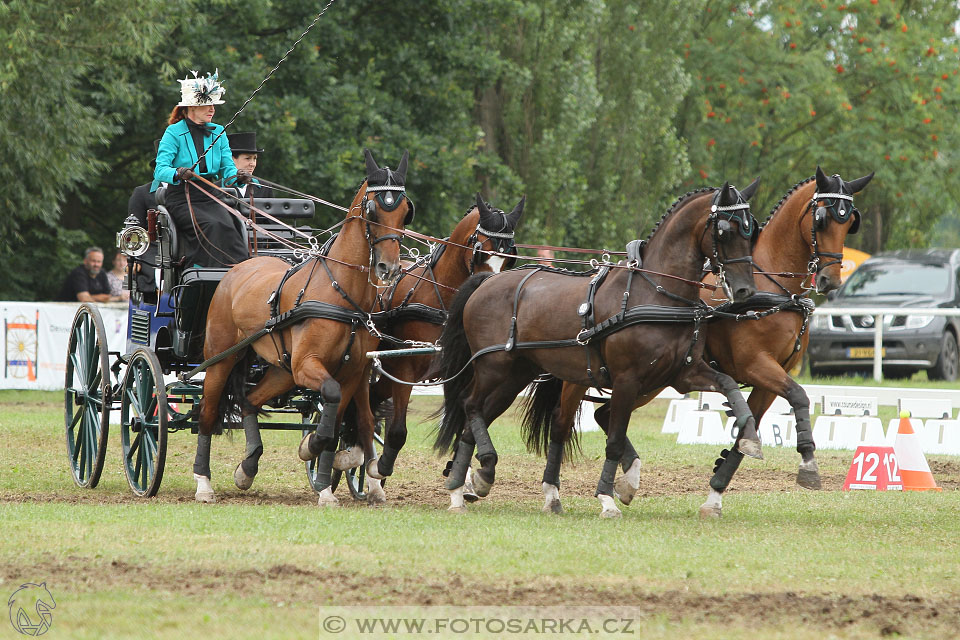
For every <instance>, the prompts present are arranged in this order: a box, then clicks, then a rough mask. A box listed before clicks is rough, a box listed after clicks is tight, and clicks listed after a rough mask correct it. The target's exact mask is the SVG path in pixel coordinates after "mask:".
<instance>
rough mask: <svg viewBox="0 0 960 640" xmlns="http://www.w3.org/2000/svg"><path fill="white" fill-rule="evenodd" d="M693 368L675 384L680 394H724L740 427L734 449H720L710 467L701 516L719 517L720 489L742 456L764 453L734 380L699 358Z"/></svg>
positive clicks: (721, 494) (728, 481) (721, 492)
mask: <svg viewBox="0 0 960 640" xmlns="http://www.w3.org/2000/svg"><path fill="white" fill-rule="evenodd" d="M693 367H694V368H692V370H691V371H690V373H688V374H687V375H686V376H684V379H683V383H682V385H679V387H680V388H678V385H674V386H675V388H677V391H681V392H683V393H686V392H687V391H693V390H696V389H700V390H703V389H707V390H710V391H715V390H719V391H721V392H722V393H723V394H724V395H725V396H726V397H727V402H729V404H730V408H731V409H732V411H733V415H734V417H735V418H736V425H737V426H738V427H739V431H738V432H737V439H736V442H735V443H734V447H733V449H731V450H727V449H724V450H723V451H721V452H720V457H719V458H717V461H716V465H715V466H714V468H713V477H712V478H711V479H710V495H709V496H708V497H707V500H706V502H704V503H703V504H702V505H700V517H701V518H719V517H720V516H721V515H722V512H723V492H724V491H725V490H726V489H727V486H728V485H729V484H730V480H731V479H732V478H733V474H734V473H735V472H736V471H737V468H738V467H739V466H740V462H741V461H742V460H743V456H744V455H745V454H746V455H750V456H751V457H755V458H758V459H760V460H763V453H762V451H761V449H760V436H759V434H758V433H757V425H756V420H755V419H754V417H753V414H752V413H750V407H749V406H748V405H747V403H746V402H745V401H744V399H743V394H742V393H740V389H739V388H738V387H737V383H736V381H734V379H733V378H731V377H730V376H728V375H727V374H725V373H720V372H719V371H717V370H715V369H712V368H710V366H709V365H707V363H705V362H703V361H702V360H701V361H699V362H697V363H696V364H695V365H693Z"/></svg>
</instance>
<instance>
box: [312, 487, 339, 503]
mask: <svg viewBox="0 0 960 640" xmlns="http://www.w3.org/2000/svg"><path fill="white" fill-rule="evenodd" d="M317 506H318V507H339V506H340V501H339V500H337V496H335V495H333V491H331V490H330V487H327V488H326V489H324V490H323V491H321V492H320V497H319V498H318V499H317Z"/></svg>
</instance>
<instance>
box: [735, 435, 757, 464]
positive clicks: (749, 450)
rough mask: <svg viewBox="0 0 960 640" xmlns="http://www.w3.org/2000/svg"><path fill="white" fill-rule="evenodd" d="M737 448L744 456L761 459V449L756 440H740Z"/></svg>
mask: <svg viewBox="0 0 960 640" xmlns="http://www.w3.org/2000/svg"><path fill="white" fill-rule="evenodd" d="M737 448H738V449H739V450H740V453H742V454H743V455H745V456H750V457H751V458H756V459H757V460H763V450H762V449H761V448H760V442H759V441H758V440H741V441H740V444H739V445H737Z"/></svg>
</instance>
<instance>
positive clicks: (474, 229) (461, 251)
mask: <svg viewBox="0 0 960 640" xmlns="http://www.w3.org/2000/svg"><path fill="white" fill-rule="evenodd" d="M525 201H526V198H521V199H520V202H518V203H517V205H516V206H515V207H514V208H513V210H512V211H511V212H510V213H504V212H503V211H502V210H500V209H496V208H493V207H491V206H490V205H489V204H488V203H486V202H485V201H484V200H483V198H481V197H480V194H479V193H478V194H477V197H476V205H474V206H473V207H471V208H470V210H469V211H467V213H466V215H464V217H463V218H462V219H461V220H460V222H458V223H457V226H456V227H455V228H454V229H453V232H452V233H451V234H450V237H449V238H448V239H447V240H448V242H444V243H438V244H437V245H436V247H435V248H434V249H433V250H432V251H431V252H430V254H428V255H426V256H424V257H423V259H422V260H419V261H417V262H416V263H413V264H410V265H407V266H406V267H405V268H404V270H403V271H402V272H401V274H400V277H399V278H397V280H396V281H395V282H394V283H393V285H391V287H390V289H389V290H388V291H387V292H386V294H385V295H384V296H383V299H382V303H381V304H382V306H381V314H380V315H381V317H384V316H385V317H386V322H385V324H384V325H383V326H381V330H382V332H383V333H384V334H386V335H388V336H390V339H385V340H384V341H383V342H382V344H381V347H382V348H393V347H396V346H397V344H396V341H395V340H394V339H396V340H400V341H415V342H436V340H437V339H438V338H439V337H440V332H441V330H442V329H443V323H444V322H445V321H446V317H447V309H448V308H449V307H450V303H451V301H452V300H453V296H454V294H455V293H456V290H457V288H458V287H459V286H460V285H462V284H463V283H464V281H465V280H466V279H467V278H469V277H470V276H471V275H473V274H474V273H499V272H500V270H501V269H502V268H510V267H511V266H512V265H513V263H514V262H515V261H516V259H515V258H505V257H503V256H498V255H493V254H492V253H491V252H495V253H511V252H513V253H516V249H515V248H513V236H514V232H515V230H516V228H517V223H518V222H519V221H520V217H521V216H522V215H523V207H524V203H525ZM378 322H379V320H378ZM433 361H434V358H433V356H429V355H416V356H403V357H398V358H386V359H384V360H383V364H382V375H381V377H380V379H379V380H378V381H377V382H376V383H375V384H373V385H372V386H371V389H370V401H371V402H370V406H371V408H372V409H374V411H375V414H376V415H378V416H379V415H383V416H384V417H385V418H387V422H386V429H385V434H384V444H383V451H382V453H381V455H380V457H379V458H377V470H378V471H379V473H380V475H381V476H383V477H384V478H385V477H387V476H390V475H392V474H393V466H394V463H395V462H396V459H397V455H398V454H399V453H400V449H402V448H403V445H404V444H405V443H406V440H407V408H408V407H409V405H410V392H411V391H412V390H413V387H412V386H411V385H409V384H404V383H403V382H398V380H399V381H408V382H414V381H421V380H425V379H426V378H427V376H428V372H429V370H430V366H431V363H433ZM391 378H394V379H391ZM351 417H352V416H350V417H348V419H347V421H348V422H351V419H350V418H351ZM324 453H325V454H326V455H324V454H321V457H320V461H319V463H320V468H319V470H318V471H319V472H320V473H321V474H323V473H329V468H330V464H331V462H332V457H331V456H330V455H329V454H327V452H324ZM325 458H326V460H325ZM324 482H329V480H328V479H326V478H324ZM321 486H322V484H321ZM385 499H386V496H385V494H384V492H383V488H382V487H381V485H380V481H379V480H376V479H373V480H371V479H370V477H369V476H368V477H367V502H368V503H379V502H383V501H384V500H385ZM320 502H321V504H326V505H331V506H333V505H336V504H337V503H338V500H337V497H336V496H335V495H333V491H332V490H331V488H330V486H329V485H328V486H327V487H326V488H325V489H322V490H321V491H320Z"/></svg>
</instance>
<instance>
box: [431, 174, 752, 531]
mask: <svg viewBox="0 0 960 640" xmlns="http://www.w3.org/2000/svg"><path fill="white" fill-rule="evenodd" d="M755 190H756V183H754V184H752V185H750V186H749V187H747V188H746V189H744V191H743V194H741V193H740V192H739V191H737V190H736V189H735V188H733V187H731V186H730V185H729V184H725V185H724V186H723V187H722V188H721V189H719V190H718V189H704V190H700V191H696V192H692V193H689V194H687V195H685V196H684V197H682V198H681V199H680V200H678V201H677V202H676V203H675V204H674V205H673V206H672V207H671V208H670V210H669V211H668V212H667V213H666V214H665V215H664V217H663V218H662V219H661V221H660V223H659V224H658V225H657V227H656V228H655V229H654V231H653V232H652V233H651V234H650V236H649V238H648V240H647V243H646V246H645V247H644V249H643V252H642V268H641V266H640V265H639V264H638V261H635V262H633V263H632V264H631V265H629V266H627V265H622V266H621V267H620V268H618V267H608V266H603V267H601V268H600V269H599V270H598V271H597V272H596V273H595V274H593V277H592V278H589V279H588V278H586V277H583V276H582V275H580V276H578V275H574V274H571V273H569V272H562V271H560V270H555V269H546V268H542V267H536V268H532V269H515V270H513V271H509V272H506V273H501V274H498V275H493V276H484V275H477V276H473V277H472V278H470V279H469V280H467V282H466V283H465V284H464V285H463V287H462V288H461V290H460V291H459V292H458V293H457V296H456V297H455V298H454V301H453V305H452V307H451V309H450V317H449V320H448V322H447V325H446V326H445V327H444V331H443V334H442V336H441V338H440V345H441V347H442V348H443V352H442V354H441V371H442V374H443V376H444V377H445V378H447V379H448V381H447V382H446V384H445V385H444V406H443V420H442V421H441V424H440V427H439V431H438V434H437V438H436V442H435V445H434V446H435V448H436V449H437V450H438V451H441V452H445V451H447V450H448V449H449V448H450V446H451V444H452V443H453V441H454V439H455V438H458V442H457V445H456V453H455V456H454V461H453V465H452V468H451V471H450V475H449V478H448V480H447V483H446V487H447V489H448V490H450V491H451V507H450V508H451V509H452V510H462V509H463V508H464V505H463V495H462V492H463V484H464V480H465V476H466V471H467V468H468V466H469V464H470V459H471V458H472V457H473V450H474V447H476V448H477V459H478V460H479V462H480V468H479V469H478V470H477V471H476V473H474V485H475V488H476V492H477V494H478V495H480V496H484V495H486V494H487V493H489V490H490V488H491V486H492V485H493V483H494V480H495V471H496V463H497V453H496V450H495V449H494V447H493V443H492V441H491V439H490V435H489V433H488V425H489V424H490V423H491V422H492V421H493V420H494V419H496V418H497V417H498V416H499V415H500V414H501V413H503V412H504V411H505V410H506V409H507V408H508V407H509V406H510V404H511V403H512V402H513V400H514V399H515V398H516V397H517V395H518V394H519V393H520V392H521V391H522V390H523V389H524V388H525V387H526V386H527V385H528V384H530V383H531V382H533V381H534V380H535V379H536V378H537V377H538V376H541V375H542V374H544V373H548V374H550V375H551V376H553V379H551V380H550V381H548V382H546V383H540V384H547V385H549V387H550V388H551V389H552V390H555V392H556V393H555V394H554V397H553V404H552V405H551V408H552V407H553V406H555V405H556V400H557V396H559V391H560V382H561V381H567V382H570V383H572V384H575V385H580V386H583V387H590V386H602V387H608V388H611V389H612V397H611V404H612V407H613V409H612V415H611V420H610V425H611V428H610V429H609V431H608V434H607V446H606V461H605V462H604V465H603V473H602V474H601V476H600V481H599V483H598V486H597V497H598V498H599V499H600V503H601V505H602V508H603V511H602V513H601V516H602V517H616V516H619V515H620V511H619V509H617V507H616V505H615V503H614V501H613V481H614V476H615V472H616V466H617V464H618V462H619V461H620V459H621V458H622V457H623V454H624V446H625V444H626V430H627V422H628V421H629V418H630V412H631V411H632V409H633V406H634V404H635V401H636V399H637V398H638V397H641V396H643V395H645V394H647V393H649V392H650V391H651V390H653V389H659V388H661V387H663V386H665V385H672V386H674V387H677V388H678V389H685V390H693V389H708V390H717V391H722V392H723V393H724V394H725V395H726V396H727V398H728V399H729V401H730V404H731V406H732V407H733V410H734V413H735V415H736V416H737V420H738V425H739V426H740V427H741V428H742V429H743V430H745V431H747V432H749V433H748V436H747V440H745V441H744V443H743V448H744V449H745V450H747V452H748V453H750V454H758V453H759V442H758V438H757V434H756V428H755V424H754V422H753V418H752V417H751V416H750V412H749V409H748V408H747V405H746V402H744V400H743V397H742V395H741V394H740V392H739V390H738V389H737V385H736V383H735V382H734V381H733V380H732V379H731V378H730V377H729V376H726V375H724V374H721V373H719V372H717V371H714V370H713V369H711V368H710V367H709V366H707V365H706V363H705V362H703V361H702V359H701V355H702V353H703V347H704V343H703V341H702V340H700V339H699V329H700V319H701V317H702V316H701V313H703V312H705V310H706V309H707V308H706V306H705V305H703V304H702V303H701V302H700V301H699V299H698V298H697V291H698V285H699V280H700V277H701V273H702V269H703V265H704V259H705V258H709V259H710V261H711V265H712V268H713V269H714V270H716V271H717V273H718V274H719V279H720V282H721V286H722V287H723V288H724V290H725V291H726V292H727V294H728V295H729V296H730V297H731V298H732V299H734V300H738V301H739V300H745V299H747V298H749V297H750V296H751V295H753V293H754V292H755V290H756V289H755V285H754V282H753V268H752V263H751V261H750V251H751V247H752V243H753V238H754V233H753V231H754V230H755V228H756V227H755V225H756V223H755V221H754V220H753V216H751V215H750V213H749V205H747V203H746V202H747V199H749V197H750V196H751V195H753V193H754V191H755ZM651 274H653V275H651ZM663 274H669V275H663ZM546 440H547V439H546V436H545V435H544V436H543V438H542V441H543V442H545V441H546ZM749 442H752V443H754V444H755V445H757V446H756V447H755V448H751V447H749V446H748V443H749ZM558 444H559V446H560V447H562V446H563V445H562V443H558ZM554 445H555V443H554V442H551V443H550V446H554ZM557 472H558V473H559V467H558V468H557ZM557 482H559V480H557Z"/></svg>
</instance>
